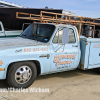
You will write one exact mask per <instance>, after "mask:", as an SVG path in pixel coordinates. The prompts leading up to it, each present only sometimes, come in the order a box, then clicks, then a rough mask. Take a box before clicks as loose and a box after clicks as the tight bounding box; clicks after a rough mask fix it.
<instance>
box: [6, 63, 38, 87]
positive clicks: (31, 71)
mask: <svg viewBox="0 0 100 100" xmlns="http://www.w3.org/2000/svg"><path fill="white" fill-rule="evenodd" d="M36 76H37V69H36V65H35V64H34V63H33V62H31V61H27V62H17V63H14V64H12V65H11V66H10V69H9V70H8V73H7V83H8V85H9V86H10V87H15V88H27V87H29V86H30V85H31V84H32V83H33V82H34V80H35V78H36Z"/></svg>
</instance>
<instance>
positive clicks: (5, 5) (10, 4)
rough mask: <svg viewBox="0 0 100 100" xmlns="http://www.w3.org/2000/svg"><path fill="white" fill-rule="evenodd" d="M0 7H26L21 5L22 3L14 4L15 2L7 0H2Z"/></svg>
mask: <svg viewBox="0 0 100 100" xmlns="http://www.w3.org/2000/svg"><path fill="white" fill-rule="evenodd" d="M0 7H16V8H24V7H23V6H20V5H17V4H14V3H8V2H5V1H1V0H0Z"/></svg>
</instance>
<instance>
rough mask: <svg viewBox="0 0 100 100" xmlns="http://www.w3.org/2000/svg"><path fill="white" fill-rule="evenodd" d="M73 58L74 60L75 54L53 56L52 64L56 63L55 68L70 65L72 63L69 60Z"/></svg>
mask: <svg viewBox="0 0 100 100" xmlns="http://www.w3.org/2000/svg"><path fill="white" fill-rule="evenodd" d="M75 58H76V54H69V55H55V57H54V61H53V62H54V63H56V66H58V65H65V64H71V63H72V62H73V61H72V60H71V59H75ZM66 60H67V61H66Z"/></svg>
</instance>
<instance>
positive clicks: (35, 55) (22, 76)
mask: <svg viewBox="0 0 100 100" xmlns="http://www.w3.org/2000/svg"><path fill="white" fill-rule="evenodd" d="M99 59H100V39H97V38H91V37H89V38H88V37H85V36H80V38H79V35H78V30H77V28H76V27H75V26H74V25H68V24H54V23H32V24H31V25H30V26H28V28H26V29H25V31H24V32H23V33H22V34H21V35H20V36H19V37H15V38H7V39H6V40H4V39H3V38H1V39H0V79H6V80H7V83H8V84H9V86H11V87H15V88H20V87H22V88H27V87H29V86H30V85H31V84H32V83H33V82H34V80H35V78H36V76H37V75H45V74H50V73H57V72H63V71H69V70H75V69H76V68H80V69H82V70H88V69H94V68H97V70H100V61H99Z"/></svg>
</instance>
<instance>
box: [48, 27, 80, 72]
mask: <svg viewBox="0 0 100 100" xmlns="http://www.w3.org/2000/svg"><path fill="white" fill-rule="evenodd" d="M67 29H68V31H66V34H69V35H66V37H65V38H64V39H68V43H66V44H63V43H62V36H63V32H64V28H59V29H58V30H57V32H56V34H55V36H54V38H53V40H52V49H53V50H52V51H51V54H52V59H51V70H50V72H57V71H65V70H72V69H75V68H77V66H78V62H79V59H78V58H79V54H78V53H79V51H78V50H79V47H78V42H77V38H76V37H77V36H76V34H75V29H74V28H73V27H69V28H67ZM68 32H69V33H68Z"/></svg>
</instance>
